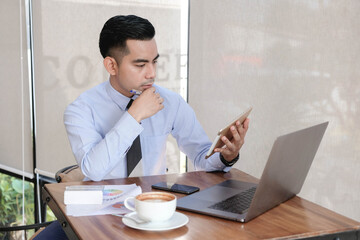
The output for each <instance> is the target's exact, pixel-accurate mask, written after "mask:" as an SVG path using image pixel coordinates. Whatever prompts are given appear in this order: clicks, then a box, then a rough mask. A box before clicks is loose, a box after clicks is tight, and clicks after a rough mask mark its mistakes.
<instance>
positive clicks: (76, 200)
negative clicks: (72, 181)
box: [64, 184, 142, 216]
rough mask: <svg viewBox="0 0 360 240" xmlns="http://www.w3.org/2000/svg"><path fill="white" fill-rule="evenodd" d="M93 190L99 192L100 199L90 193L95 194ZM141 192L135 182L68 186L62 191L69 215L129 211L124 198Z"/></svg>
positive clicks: (122, 212) (123, 212)
mask: <svg viewBox="0 0 360 240" xmlns="http://www.w3.org/2000/svg"><path fill="white" fill-rule="evenodd" d="M94 187H95V188H94ZM88 191H89V192H93V193H89V192H88ZM94 192H97V194H99V193H100V192H101V195H100V194H99V195H100V196H101V200H99V195H96V196H95V195H92V194H95V193H94ZM141 192H142V190H141V187H140V186H137V185H136V184H129V185H80V186H69V187H67V188H66V190H65V193H64V203H65V204H66V214H67V215H69V216H91V215H105V214H125V213H129V211H130V210H128V209H127V208H126V207H125V206H124V200H125V199H126V198H127V197H134V196H136V195H138V194H140V193H141ZM95 198H96V199H97V200H95Z"/></svg>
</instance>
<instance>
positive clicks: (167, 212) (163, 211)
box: [124, 192, 176, 222]
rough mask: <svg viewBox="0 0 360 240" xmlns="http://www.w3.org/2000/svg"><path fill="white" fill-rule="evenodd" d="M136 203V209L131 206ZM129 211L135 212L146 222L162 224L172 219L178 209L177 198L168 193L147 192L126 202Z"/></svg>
mask: <svg viewBox="0 0 360 240" xmlns="http://www.w3.org/2000/svg"><path fill="white" fill-rule="evenodd" d="M130 201H133V202H134V205H135V207H133V206H131V204H130V203H129V202H130ZM124 205H125V207H126V208H127V209H129V210H132V211H135V212H136V214H137V215H138V217H139V218H141V219H142V220H145V221H151V222H160V221H166V220H168V219H170V218H171V217H172V216H173V215H174V213H175V209H176V196H175V195H174V194H171V193H166V192H145V193H141V194H139V195H137V196H136V197H128V198H126V199H125V201H124Z"/></svg>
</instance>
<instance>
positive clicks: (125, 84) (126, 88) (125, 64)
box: [110, 38, 159, 97]
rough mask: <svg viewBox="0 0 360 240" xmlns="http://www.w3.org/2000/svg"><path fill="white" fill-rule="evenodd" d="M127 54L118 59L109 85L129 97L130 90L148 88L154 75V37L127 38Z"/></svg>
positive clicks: (155, 60)
mask: <svg viewBox="0 0 360 240" xmlns="http://www.w3.org/2000/svg"><path fill="white" fill-rule="evenodd" d="M126 44H127V47H128V50H129V54H127V55H125V56H123V57H122V59H121V60H120V59H119V58H116V60H117V64H118V68H117V72H116V74H115V75H112V76H111V77H110V82H111V85H112V86H113V87H114V88H115V89H116V90H117V91H119V92H120V93H122V94H123V95H125V96H128V97H131V96H132V95H133V94H132V93H130V90H132V89H135V90H138V91H144V90H145V89H147V88H150V87H151V86H152V84H153V83H154V80H155V77H156V63H157V59H158V57H159V54H158V50H157V46H156V41H155V39H154V38H153V39H151V40H146V41H141V40H127V41H126Z"/></svg>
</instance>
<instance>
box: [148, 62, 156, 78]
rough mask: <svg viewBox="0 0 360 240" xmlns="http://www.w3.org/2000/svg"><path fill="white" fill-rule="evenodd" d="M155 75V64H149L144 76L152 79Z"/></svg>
mask: <svg viewBox="0 0 360 240" xmlns="http://www.w3.org/2000/svg"><path fill="white" fill-rule="evenodd" d="M155 77H156V65H155V64H149V65H148V69H147V73H146V78H147V79H153V78H155Z"/></svg>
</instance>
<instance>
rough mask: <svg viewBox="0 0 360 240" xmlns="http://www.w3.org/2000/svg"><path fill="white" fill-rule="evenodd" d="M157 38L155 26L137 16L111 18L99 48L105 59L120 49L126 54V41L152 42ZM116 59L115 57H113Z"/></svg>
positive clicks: (100, 40)
mask: <svg viewBox="0 0 360 240" xmlns="http://www.w3.org/2000/svg"><path fill="white" fill-rule="evenodd" d="M154 36H155V28H154V26H153V25H152V24H151V23H150V22H149V21H148V20H147V19H144V18H141V17H138V16H135V15H128V16H124V15H118V16H114V17H112V18H110V19H109V20H108V21H107V22H106V23H105V24H104V27H103V29H102V30H101V33H100V38H99V47H100V52H101V55H102V56H103V57H104V58H105V57H107V56H111V51H112V50H113V49H115V48H118V49H119V50H120V51H121V52H123V53H124V52H126V51H127V48H126V40H129V39H132V40H151V39H152V38H153V37H154ZM113 57H114V56H113Z"/></svg>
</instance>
